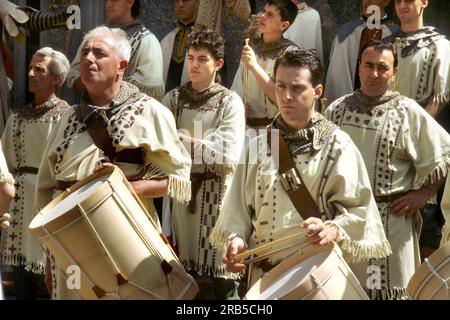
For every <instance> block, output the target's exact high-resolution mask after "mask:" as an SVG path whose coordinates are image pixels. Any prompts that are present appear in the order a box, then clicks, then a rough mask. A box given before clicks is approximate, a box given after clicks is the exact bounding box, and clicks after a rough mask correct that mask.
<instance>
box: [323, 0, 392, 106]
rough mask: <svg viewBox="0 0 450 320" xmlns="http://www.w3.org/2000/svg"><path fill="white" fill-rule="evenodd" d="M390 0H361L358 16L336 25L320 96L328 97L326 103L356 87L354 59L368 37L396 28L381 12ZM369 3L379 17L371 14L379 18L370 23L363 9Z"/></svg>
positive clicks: (356, 61)
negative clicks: (323, 89) (378, 10)
mask: <svg viewBox="0 0 450 320" xmlns="http://www.w3.org/2000/svg"><path fill="white" fill-rule="evenodd" d="M390 2H391V1H390V0H362V1H361V8H362V15H361V17H359V18H357V19H355V20H353V21H350V22H348V23H346V24H345V25H343V26H342V27H340V28H339V30H338V32H337V35H336V38H335V39H334V41H333V45H332V47H331V53H330V64H329V66H328V71H327V79H326V82H325V93H324V97H325V98H327V99H328V102H330V103H331V102H333V101H334V100H336V99H338V98H340V97H342V96H343V95H345V94H350V93H352V92H353V91H355V90H356V89H358V88H359V87H360V80H359V74H358V61H359V60H360V54H361V49H362V48H364V46H365V45H367V43H368V42H369V41H370V40H380V39H383V38H385V37H387V36H389V35H391V34H392V33H393V32H395V31H397V29H398V26H397V25H396V24H394V23H393V22H392V20H391V19H390V18H389V17H388V16H387V14H386V13H385V9H386V7H387V6H388V5H389V3H390ZM369 6H376V7H378V8H379V9H380V16H379V17H375V18H379V19H380V20H379V21H377V20H375V21H371V22H372V23H374V22H375V24H373V25H369V21H368V19H369V17H371V13H370V12H367V9H368V8H369ZM376 23H380V25H376Z"/></svg>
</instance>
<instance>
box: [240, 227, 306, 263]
mask: <svg viewBox="0 0 450 320" xmlns="http://www.w3.org/2000/svg"><path fill="white" fill-rule="evenodd" d="M304 233H305V232H304V231H303V230H302V231H299V232H297V233H294V234H291V235H290V236H287V237H284V238H281V239H278V240H275V241H272V242H269V243H266V244H263V245H261V246H259V247H256V248H254V249H251V250H247V251H245V252H242V253H240V254H237V255H235V256H233V260H235V261H241V260H243V259H245V258H247V257H249V256H251V255H254V254H257V253H261V252H264V251H267V250H269V249H270V248H272V247H273V246H275V245H278V244H283V243H287V242H290V241H293V240H301V241H304V239H305V238H304V237H303V235H304Z"/></svg>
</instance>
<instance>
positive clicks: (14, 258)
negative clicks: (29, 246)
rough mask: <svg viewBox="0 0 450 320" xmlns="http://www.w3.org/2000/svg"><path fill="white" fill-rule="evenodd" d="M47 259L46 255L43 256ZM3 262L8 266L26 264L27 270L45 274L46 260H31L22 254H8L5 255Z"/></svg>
mask: <svg viewBox="0 0 450 320" xmlns="http://www.w3.org/2000/svg"><path fill="white" fill-rule="evenodd" d="M42 259H43V260H44V261H45V257H43V258H42ZM3 264H4V265H7V266H15V267H20V266H24V267H25V270H26V271H31V272H33V273H35V274H44V270H45V262H43V261H38V262H35V261H30V260H28V259H27V258H26V257H24V256H23V255H21V254H7V255H4V256H3Z"/></svg>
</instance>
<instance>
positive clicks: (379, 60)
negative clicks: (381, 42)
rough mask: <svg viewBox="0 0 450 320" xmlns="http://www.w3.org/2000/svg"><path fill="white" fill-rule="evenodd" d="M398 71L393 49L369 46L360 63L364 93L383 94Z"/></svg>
mask: <svg viewBox="0 0 450 320" xmlns="http://www.w3.org/2000/svg"><path fill="white" fill-rule="evenodd" d="M396 72H397V70H394V55H393V54H392V51H390V50H383V51H376V50H375V49H374V48H367V49H366V50H364V52H363V54H362V56H361V64H360V65H359V77H360V80H361V91H362V93H363V94H364V95H366V96H369V97H380V96H383V95H384V94H385V93H386V91H387V90H388V88H389V84H390V82H391V81H393V78H394V75H395V73H396Z"/></svg>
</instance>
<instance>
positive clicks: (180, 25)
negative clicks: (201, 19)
mask: <svg viewBox="0 0 450 320" xmlns="http://www.w3.org/2000/svg"><path fill="white" fill-rule="evenodd" d="M194 24H195V21H194V22H189V23H183V22H181V21H180V20H178V21H177V24H176V28H178V30H183V29H191V28H192V27H193V26H194Z"/></svg>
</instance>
